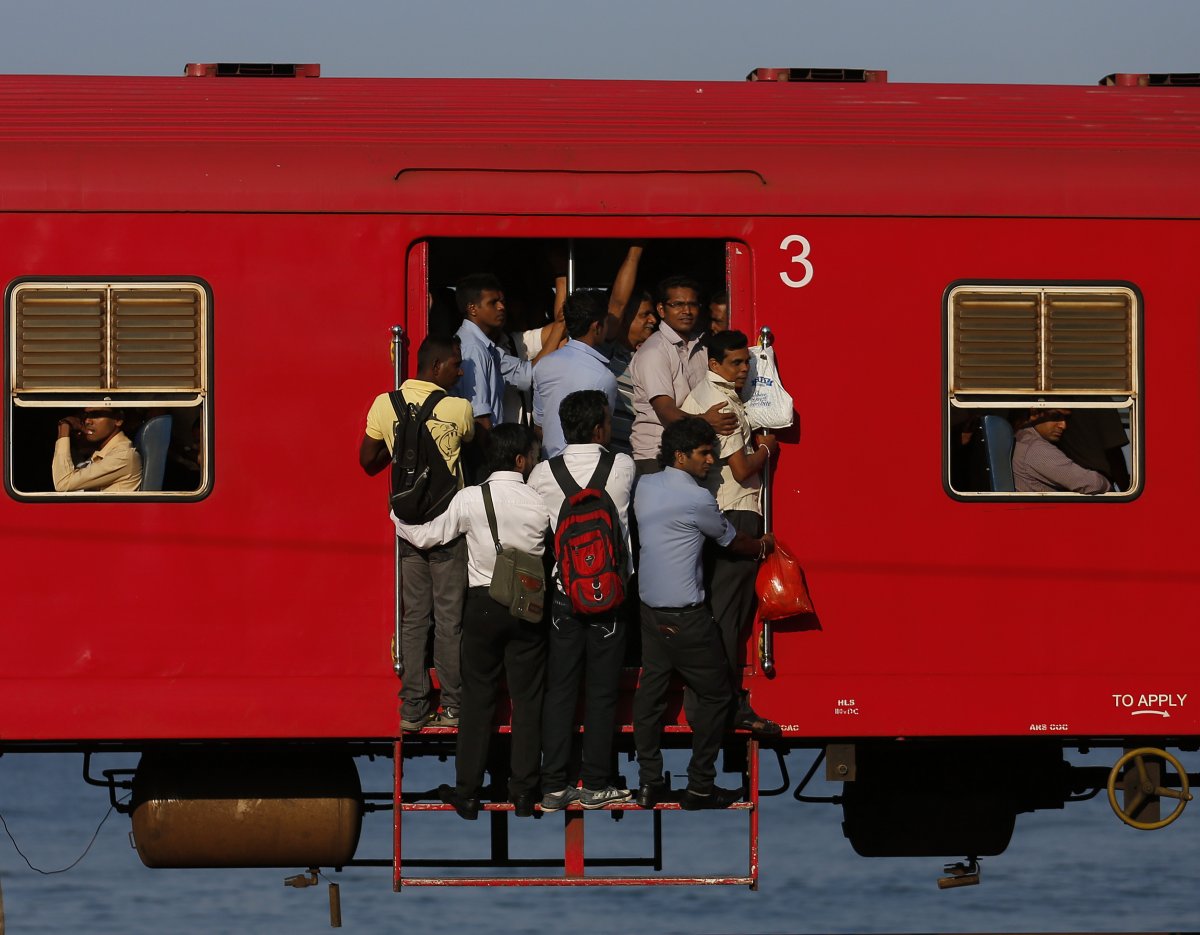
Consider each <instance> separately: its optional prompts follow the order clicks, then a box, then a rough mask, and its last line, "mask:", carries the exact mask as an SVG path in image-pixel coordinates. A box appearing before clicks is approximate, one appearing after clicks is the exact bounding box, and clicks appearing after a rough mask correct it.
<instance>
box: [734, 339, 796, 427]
mask: <svg viewBox="0 0 1200 935" xmlns="http://www.w3.org/2000/svg"><path fill="white" fill-rule="evenodd" d="M742 397H743V398H744V399H745V401H746V417H747V418H748V419H749V420H750V425H751V427H753V428H756V429H786V428H788V427H789V426H790V425H791V424H792V420H793V419H794V417H795V416H794V413H793V412H792V397H791V396H790V395H788V391H787V390H785V389H784V388H783V384H782V383H780V382H779V370H778V369H777V368H776V366H775V349H774V348H773V347H762V346H761V345H757V344H756V345H753V346H751V348H750V375H749V376H748V377H747V378H746V388H745V389H744V390H743V391H742Z"/></svg>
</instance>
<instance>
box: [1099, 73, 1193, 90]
mask: <svg viewBox="0 0 1200 935" xmlns="http://www.w3.org/2000/svg"><path fill="white" fill-rule="evenodd" d="M1097 84H1100V85H1103V86H1106V87H1117V88H1166V87H1172V88H1200V72H1194V71H1174V72H1163V73H1162V74H1159V75H1136V74H1129V73H1125V72H1115V73H1113V74H1111V75H1105V76H1104V77H1103V78H1101V79H1100V80H1099V81H1098V82H1097Z"/></svg>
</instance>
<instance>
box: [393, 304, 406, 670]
mask: <svg viewBox="0 0 1200 935" xmlns="http://www.w3.org/2000/svg"><path fill="white" fill-rule="evenodd" d="M392 382H393V383H394V384H395V386H393V387H392V389H394V390H398V389H400V384H401V383H403V382H404V329H403V328H402V327H401V326H400V325H392ZM392 444H393V445H395V439H393V441H392ZM393 539H394V542H393V544H392V550H393V555H392V557H393V559H394V561H395V564H396V594H395V605H394V606H395V627H394V629H393V633H392V638H393V639H394V640H395V641H396V642H395V644H394V646H395V662H394V663H393V668H394V669H395V670H396V678H403V676H404V661H403V660H402V659H401V657H400V616H401V614H403V613H404V606H403V603H402V602H401V600H400V591H401V585H402V584H403V580H404V579H403V573H402V571H401V570H400V537H399V536H394V537H393Z"/></svg>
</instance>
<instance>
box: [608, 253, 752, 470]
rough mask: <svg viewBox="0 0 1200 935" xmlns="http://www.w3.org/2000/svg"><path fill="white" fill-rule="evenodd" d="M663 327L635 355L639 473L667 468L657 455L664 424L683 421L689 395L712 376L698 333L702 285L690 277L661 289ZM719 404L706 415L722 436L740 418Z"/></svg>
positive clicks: (667, 282)
mask: <svg viewBox="0 0 1200 935" xmlns="http://www.w3.org/2000/svg"><path fill="white" fill-rule="evenodd" d="M658 291H659V300H658V315H659V326H658V330H657V331H656V332H654V334H652V335H650V337H649V338H647V339H646V342H645V343H644V344H643V345H642V346H641V347H640V348H638V351H637V353H636V354H634V355H633V364H632V366H631V368H630V369H631V370H632V371H633V431H632V433H631V435H630V444H631V445H632V447H633V460H634V463H635V464H637V469H638V474H652V473H655V472H656V471H658V470H661V468H660V466H659V463H658V461H657V460H656V459H657V456H658V447H659V442H660V440H661V439H662V434H663V428H664V427H665V426H667V425H670V424H671V423H672V422H675V421H676V420H678V419H682V418H683V417H684V416H685V415H686V413H685V412H684V411H683V410H682V409H681V408H680V407H681V406H682V405H683V401H684V400H685V399H687V397H688V394H689V393H691V391H692V390H693V389H695V388H696V386H698V385H699V384H700V383H701V382H702V381H704V380H705V379H706V377H705V374H707V373H708V354H707V353H706V352H705V350H704V348H703V347H702V346H701V345H700V338H699V336H698V335H697V336H693V334H692V329H693V328H695V326H696V316H697V315H698V314H699V312H700V286H699V285H698V284H697V283H695V282H693V281H692V280H690V279H688V278H687V277H685V276H672V277H670V278H668V279H664V280H663V281H662V283H661V284H660V285H659V287H658ZM723 408H724V407H723V406H722V405H716V406H713V407H712V408H710V409H709V410H708V411H706V412H704V413H702V414H701V417H702V418H703V419H704V420H705V421H706V422H707V423H708V424H709V425H711V426H712V427H713V429H714V430H716V432H717V433H718V434H721V435H728V434H729V433H730V432H732V431H733V430H734V429H736V428H737V418H736V417H735V416H734V415H733V414H732V413H730V412H722V411H721V410H722V409H723Z"/></svg>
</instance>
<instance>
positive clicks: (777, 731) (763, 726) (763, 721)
mask: <svg viewBox="0 0 1200 935" xmlns="http://www.w3.org/2000/svg"><path fill="white" fill-rule="evenodd" d="M733 726H734V728H735V729H736V730H748V731H750V733H751V734H753V735H754V736H755V737H757V738H758V739H759V740H774V739H775V738H777V737H782V736H783V728H781V727H780V726H779V725H778V724H776V723H775V722H774V721H772V720H771V719H770V718H765V717H763V716H762V715H759V714H755V713H754V712H753V711H751V712H750V713H749V714H747V715H744V716H742V717H740V718H738V720H736V721H734V724H733Z"/></svg>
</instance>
